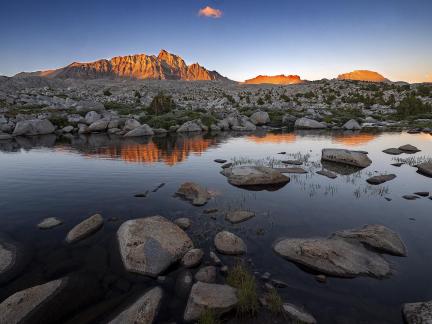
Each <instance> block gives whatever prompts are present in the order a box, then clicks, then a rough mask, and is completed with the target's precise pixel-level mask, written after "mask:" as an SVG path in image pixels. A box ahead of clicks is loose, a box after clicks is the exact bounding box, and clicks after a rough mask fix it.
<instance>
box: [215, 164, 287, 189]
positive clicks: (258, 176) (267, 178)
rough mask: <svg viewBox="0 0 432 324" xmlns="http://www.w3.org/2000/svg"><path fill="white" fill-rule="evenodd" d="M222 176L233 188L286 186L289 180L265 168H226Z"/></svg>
mask: <svg viewBox="0 0 432 324" xmlns="http://www.w3.org/2000/svg"><path fill="white" fill-rule="evenodd" d="M222 174H223V175H224V176H226V177H227V178H228V182H229V183H230V184H232V185H235V186H240V187H242V186H263V185H264V186H265V185H280V184H286V183H288V182H289V181H290V178H289V177H287V176H285V175H283V174H281V173H280V172H278V171H276V170H274V169H272V168H266V167H253V166H239V167H232V168H227V169H224V170H223V171H222Z"/></svg>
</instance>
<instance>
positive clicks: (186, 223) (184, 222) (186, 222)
mask: <svg viewBox="0 0 432 324" xmlns="http://www.w3.org/2000/svg"><path fill="white" fill-rule="evenodd" d="M174 224H176V225H177V226H178V227H180V228H181V229H182V230H187V229H188V228H189V227H191V225H192V222H191V220H190V219H189V218H187V217H180V218H177V219H175V220H174Z"/></svg>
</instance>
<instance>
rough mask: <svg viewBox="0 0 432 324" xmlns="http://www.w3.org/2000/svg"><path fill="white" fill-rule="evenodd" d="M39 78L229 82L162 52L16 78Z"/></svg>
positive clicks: (196, 64) (128, 56)
mask: <svg viewBox="0 0 432 324" xmlns="http://www.w3.org/2000/svg"><path fill="white" fill-rule="evenodd" d="M26 76H40V77H49V78H61V79H69V78H71V79H98V78H127V79H136V80H146V79H153V80H187V81H196V80H208V81H212V80H228V79H227V78H225V77H223V76H222V75H220V74H219V73H218V72H216V71H209V70H207V69H206V68H204V67H202V66H201V65H199V64H198V63H193V64H191V65H187V64H186V62H185V61H184V60H183V59H182V58H181V57H180V56H178V55H174V54H171V53H169V52H167V51H165V50H161V51H160V53H159V54H158V56H155V55H146V54H136V55H127V56H117V57H113V58H111V59H110V60H106V59H102V60H98V61H94V62H89V63H78V62H74V63H72V64H69V65H68V66H65V67H63V68H59V69H55V70H47V71H38V72H30V73H26V72H23V73H19V74H17V75H16V77H26Z"/></svg>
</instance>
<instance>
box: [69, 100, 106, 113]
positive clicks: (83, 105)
mask: <svg viewBox="0 0 432 324" xmlns="http://www.w3.org/2000/svg"><path fill="white" fill-rule="evenodd" d="M75 109H76V111H77V112H87V111H99V112H101V111H103V110H105V107H104V105H103V104H101V103H100V102H96V101H87V100H82V101H78V102H77V105H76V107H75Z"/></svg>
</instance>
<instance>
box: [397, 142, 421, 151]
mask: <svg viewBox="0 0 432 324" xmlns="http://www.w3.org/2000/svg"><path fill="white" fill-rule="evenodd" d="M398 149H399V150H401V151H402V152H404V153H417V152H420V150H419V149H418V148H417V147H415V146H413V145H411V144H406V145H402V146H399V148H398Z"/></svg>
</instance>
